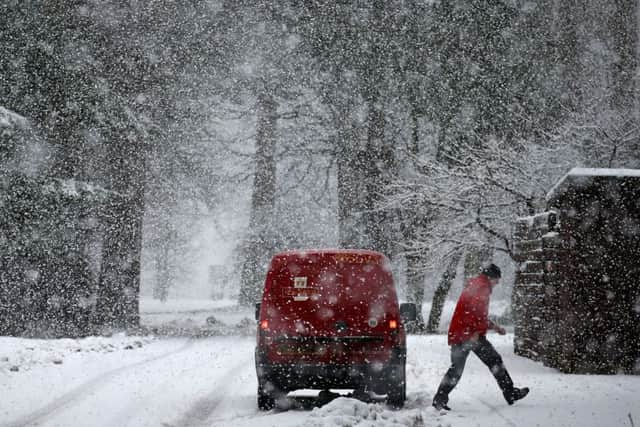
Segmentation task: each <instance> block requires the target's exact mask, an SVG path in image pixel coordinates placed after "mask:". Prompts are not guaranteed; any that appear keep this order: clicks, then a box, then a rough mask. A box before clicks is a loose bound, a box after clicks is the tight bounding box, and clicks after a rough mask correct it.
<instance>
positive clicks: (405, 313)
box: [400, 302, 417, 322]
mask: <svg viewBox="0 0 640 427" xmlns="http://www.w3.org/2000/svg"><path fill="white" fill-rule="evenodd" d="M400 317H401V318H402V321H403V322H413V321H414V320H416V318H417V310H416V305H415V304H414V303H412V302H405V303H402V304H400Z"/></svg>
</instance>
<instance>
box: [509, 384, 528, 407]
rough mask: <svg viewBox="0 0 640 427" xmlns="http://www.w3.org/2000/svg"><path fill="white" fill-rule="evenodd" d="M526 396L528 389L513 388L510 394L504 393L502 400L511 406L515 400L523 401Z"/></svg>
mask: <svg viewBox="0 0 640 427" xmlns="http://www.w3.org/2000/svg"><path fill="white" fill-rule="evenodd" d="M527 394H529V387H522V388H515V387H514V388H513V390H511V391H510V392H504V399H505V400H506V401H507V403H508V404H509V405H513V403H514V402H515V401H516V400H520V399H523V398H524V397H525V396H526V395H527Z"/></svg>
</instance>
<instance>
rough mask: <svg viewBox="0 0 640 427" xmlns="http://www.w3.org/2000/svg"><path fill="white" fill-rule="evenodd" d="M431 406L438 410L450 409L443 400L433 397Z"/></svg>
mask: <svg viewBox="0 0 640 427" xmlns="http://www.w3.org/2000/svg"><path fill="white" fill-rule="evenodd" d="M433 407H434V408H436V409H437V410H438V411H442V410H443V409H444V410H445V411H450V410H451V408H449V407H448V406H447V404H446V403H445V402H443V401H441V400H438V399H433Z"/></svg>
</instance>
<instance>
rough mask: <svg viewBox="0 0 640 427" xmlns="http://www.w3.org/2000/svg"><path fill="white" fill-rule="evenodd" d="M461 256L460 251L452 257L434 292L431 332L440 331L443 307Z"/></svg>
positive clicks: (429, 330)
mask: <svg viewBox="0 0 640 427" xmlns="http://www.w3.org/2000/svg"><path fill="white" fill-rule="evenodd" d="M460 256H461V254H460V253H456V254H454V255H453V256H452V257H451V259H450V261H449V264H448V265H447V268H446V269H445V271H444V273H443V274H442V277H441V278H440V282H438V287H437V288H436V291H435V292H434V294H433V302H432V303H431V312H430V313H429V323H427V330H426V331H427V333H429V334H434V333H436V332H438V327H439V326H440V319H441V317H442V309H443V308H444V303H445V301H446V300H447V295H448V294H449V290H450V289H451V284H452V283H453V281H454V280H455V278H456V269H457V267H458V262H459V261H460Z"/></svg>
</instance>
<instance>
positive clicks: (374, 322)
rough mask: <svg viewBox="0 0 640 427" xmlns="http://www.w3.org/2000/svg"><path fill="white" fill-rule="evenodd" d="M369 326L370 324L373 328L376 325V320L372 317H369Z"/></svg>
mask: <svg viewBox="0 0 640 427" xmlns="http://www.w3.org/2000/svg"><path fill="white" fill-rule="evenodd" d="M369 326H371V327H372V328H375V327H376V326H378V320H377V319H376V318H374V317H372V318H371V319H369Z"/></svg>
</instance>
